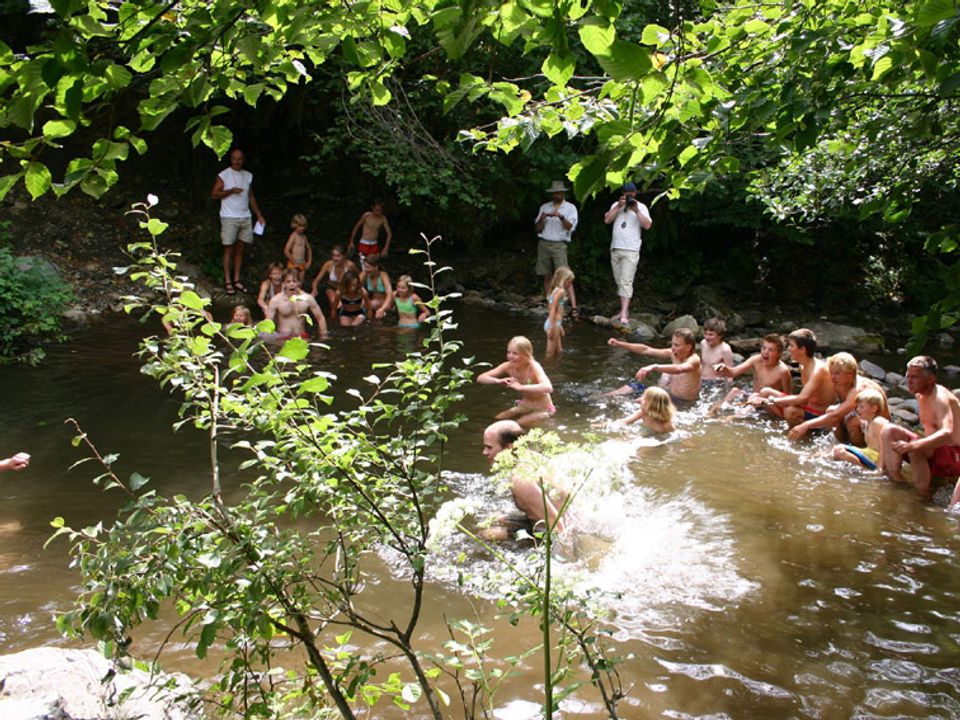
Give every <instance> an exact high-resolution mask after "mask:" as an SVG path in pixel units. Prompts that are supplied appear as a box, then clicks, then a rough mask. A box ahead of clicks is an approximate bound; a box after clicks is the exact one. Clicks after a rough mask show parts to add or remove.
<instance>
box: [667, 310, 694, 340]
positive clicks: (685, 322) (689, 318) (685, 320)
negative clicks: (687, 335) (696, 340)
mask: <svg viewBox="0 0 960 720" xmlns="http://www.w3.org/2000/svg"><path fill="white" fill-rule="evenodd" d="M680 328H689V329H690V331H691V332H692V333H693V336H694V337H700V335H701V333H700V324H699V323H698V322H697V319H696V318H695V317H693V315H681V316H680V317H678V318H677V319H676V320H671V321H670V322H668V323H667V325H666V327H664V328H663V336H664V337H673V333H675V332H676V331H677V330H679V329H680Z"/></svg>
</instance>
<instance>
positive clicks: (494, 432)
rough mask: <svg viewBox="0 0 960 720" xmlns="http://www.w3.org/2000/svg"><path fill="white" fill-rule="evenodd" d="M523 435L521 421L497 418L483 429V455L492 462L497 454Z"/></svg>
mask: <svg viewBox="0 0 960 720" xmlns="http://www.w3.org/2000/svg"><path fill="white" fill-rule="evenodd" d="M521 435H523V428H522V427H520V423H518V422H516V421H514V420H497V422H495V423H493V424H491V425H488V426H487V429H486V430H484V431H483V456H484V457H485V458H486V459H487V460H488V461H489V462H490V463H491V464H492V463H493V461H494V459H496V457H497V455H499V454H500V453H501V452H503V451H504V450H506V449H507V448H509V447H510V446H511V445H513V443H514V442H515V441H516V439H517V438H518V437H520V436H521Z"/></svg>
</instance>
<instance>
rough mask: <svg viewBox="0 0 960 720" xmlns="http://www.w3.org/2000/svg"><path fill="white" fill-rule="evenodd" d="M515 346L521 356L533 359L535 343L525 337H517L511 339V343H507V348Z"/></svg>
mask: <svg viewBox="0 0 960 720" xmlns="http://www.w3.org/2000/svg"><path fill="white" fill-rule="evenodd" d="M511 345H512V346H513V347H514V348H515V349H516V351H517V352H518V353H520V354H521V355H526V356H527V357H529V358H532V357H533V343H531V342H530V340H529V339H527V338H526V337H524V336H523V335H516V336H515V337H512V338H510V342H508V343H507V347H508V348H509V347H510V346H511Z"/></svg>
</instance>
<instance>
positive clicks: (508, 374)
mask: <svg viewBox="0 0 960 720" xmlns="http://www.w3.org/2000/svg"><path fill="white" fill-rule="evenodd" d="M477 382H478V383H481V384H483V385H504V386H506V387H508V388H510V389H511V390H516V391H517V392H518V393H520V399H519V400H517V404H516V405H515V406H514V407H512V408H509V409H507V410H504V411H503V412H502V413H500V414H499V415H497V420H507V419H511V420H516V421H517V422H518V423H520V424H521V425H522V426H523V427H532V426H533V425H536V424H537V423H538V422H541V421H543V420H546V419H547V418H549V417H553V415H555V414H556V412H557V408H556V407H555V406H554V404H553V400H552V399H551V397H550V393H552V392H553V383H551V382H550V378H548V377H547V374H546V373H545V372H544V371H543V368H542V367H540V363H538V362H537V361H536V360H534V359H533V345H531V344H530V341H529V340H528V339H527V338H525V337H523V336H522V335H518V336H517V337H515V338H512V339H511V340H510V342H508V343H507V360H506V362H502V363H500V364H499V365H497V367H495V368H493V369H491V370H487V371H486V372H485V373H483V374H482V375H480V376H479V377H478V378H477Z"/></svg>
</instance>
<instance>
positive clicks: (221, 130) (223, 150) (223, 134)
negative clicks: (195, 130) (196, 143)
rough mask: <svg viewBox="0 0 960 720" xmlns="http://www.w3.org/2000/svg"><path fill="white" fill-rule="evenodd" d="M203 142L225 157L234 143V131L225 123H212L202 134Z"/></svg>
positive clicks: (219, 155) (218, 155) (218, 154)
mask: <svg viewBox="0 0 960 720" xmlns="http://www.w3.org/2000/svg"><path fill="white" fill-rule="evenodd" d="M201 137H202V139H203V144H204V145H206V146H207V147H208V148H210V149H211V150H213V151H214V152H215V153H216V154H217V157H223V156H224V155H226V154H227V151H228V150H229V149H230V145H232V144H233V132H232V131H231V130H230V128H228V127H225V126H223V125H211V126H210V127H208V128H207V129H206V130H204V131H203V134H202V136H201Z"/></svg>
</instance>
